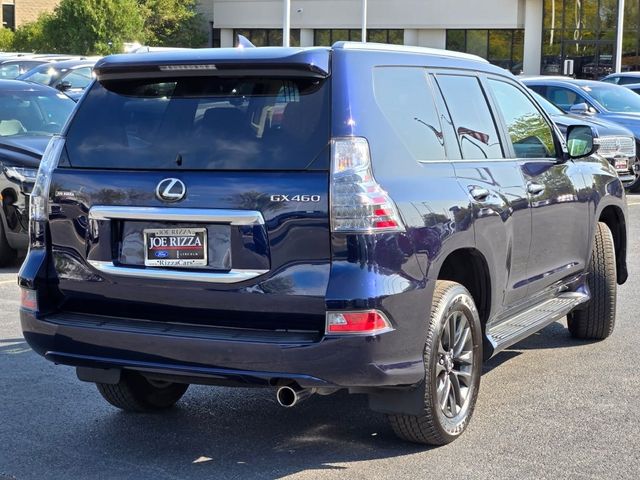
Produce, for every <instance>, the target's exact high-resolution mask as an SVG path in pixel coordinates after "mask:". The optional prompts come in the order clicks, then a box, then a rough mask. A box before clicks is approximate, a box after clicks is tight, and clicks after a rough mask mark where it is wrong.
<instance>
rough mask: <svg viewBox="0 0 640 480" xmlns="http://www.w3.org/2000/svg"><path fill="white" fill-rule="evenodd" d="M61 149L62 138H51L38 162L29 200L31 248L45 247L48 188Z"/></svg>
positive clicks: (62, 145)
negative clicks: (38, 165)
mask: <svg viewBox="0 0 640 480" xmlns="http://www.w3.org/2000/svg"><path fill="white" fill-rule="evenodd" d="M63 148H64V138H62V137H58V136H55V137H52V138H51V140H49V144H48V145H47V148H46V150H45V151H44V154H43V155H42V160H41V161H40V168H39V169H38V175H37V176H36V182H35V184H34V186H33V190H32V191H31V196H30V199H29V236H30V238H31V244H30V246H31V248H42V247H44V245H45V230H46V221H47V220H48V219H49V187H50V185H51V175H52V174H53V170H54V169H55V168H56V167H57V166H58V161H59V160H60V155H61V154H62V149H63Z"/></svg>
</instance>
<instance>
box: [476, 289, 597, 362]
mask: <svg viewBox="0 0 640 480" xmlns="http://www.w3.org/2000/svg"><path fill="white" fill-rule="evenodd" d="M588 301H589V295H587V294H585V293H581V292H565V293H561V294H560V295H558V296H557V297H554V298H551V299H549V300H546V301H544V302H542V303H539V304H538V305H536V306H534V307H532V308H530V309H529V310H525V311H524V312H521V313H519V314H517V315H516V316H515V317H512V318H510V319H508V320H505V321H503V322H500V323H499V324H497V325H493V326H491V327H490V328H489V329H488V330H487V338H488V339H489V341H490V342H491V345H493V353H494V354H495V353H497V352H499V351H501V350H504V349H505V348H507V347H510V346H511V345H513V344H514V343H517V342H519V341H520V340H523V339H525V338H527V337H528V336H529V335H531V334H533V333H535V332H537V331H538V330H541V329H543V328H544V327H546V326H547V325H549V324H551V323H553V322H555V321H556V320H559V319H561V318H562V317H564V316H565V315H566V314H567V313H569V312H570V311H571V310H573V309H574V308H575V307H577V306H578V305H580V304H582V303H585V302H588Z"/></svg>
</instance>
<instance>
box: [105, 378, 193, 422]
mask: <svg viewBox="0 0 640 480" xmlns="http://www.w3.org/2000/svg"><path fill="white" fill-rule="evenodd" d="M96 386H97V387H98V391H99V392H100V394H101V395H102V397H103V398H104V399H105V400H106V401H107V402H109V403H110V404H111V405H113V406H114V407H118V408H120V409H121V410H125V411H127V412H138V413H142V412H153V411H159V410H166V409H168V408H171V407H173V406H174V405H175V404H176V403H177V402H178V400H180V398H182V396H183V395H184V393H185V392H186V391H187V388H189V385H188V384H183V383H171V382H155V381H153V382H150V381H149V380H147V379H146V378H144V377H143V376H142V375H139V374H136V373H130V372H125V373H123V374H122V378H121V379H120V382H119V383H117V384H115V385H111V384H106V383H96Z"/></svg>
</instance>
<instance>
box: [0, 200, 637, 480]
mask: <svg viewBox="0 0 640 480" xmlns="http://www.w3.org/2000/svg"><path fill="white" fill-rule="evenodd" d="M628 201H629V205H630V206H629V217H630V218H629V222H630V245H629V253H630V255H629V271H630V278H629V281H628V282H627V283H626V284H625V285H624V286H622V287H620V289H619V294H618V317H617V318H618V324H617V326H616V330H615V332H614V334H613V336H612V337H611V338H609V339H608V340H606V341H604V342H601V343H586V342H577V341H574V340H572V339H571V338H570V337H569V334H568V332H567V330H566V328H565V326H566V325H565V323H564V322H559V323H555V324H553V325H551V326H549V327H548V328H546V329H545V330H543V331H542V332H541V333H539V334H538V335H535V336H533V337H531V338H529V339H527V340H526V341H524V342H521V343H519V344H517V345H516V346H515V347H514V348H512V349H509V350H507V351H505V352H503V353H501V354H499V355H498V356H497V357H495V358H494V359H492V360H491V361H489V362H488V363H487V364H486V366H485V372H484V375H483V377H482V384H481V391H480V397H479V399H478V406H477V408H476V412H475V415H474V418H473V421H472V423H471V426H470V428H469V429H468V431H467V433H466V434H465V435H464V436H463V437H462V438H461V439H460V440H458V441H457V442H455V443H453V444H451V445H448V446H446V447H441V448H435V449H429V448H425V447H420V446H414V445H410V444H405V443H401V442H399V441H398V440H396V438H395V437H394V435H393V433H392V432H391V429H390V428H389V427H388V426H387V424H386V422H385V420H384V418H383V417H382V416H381V415H378V414H375V413H370V412H369V411H368V410H367V405H366V400H365V398H364V397H359V396H347V395H343V394H337V395H334V396H329V397H318V396H316V397H313V398H311V399H309V400H308V401H306V402H304V403H302V404H301V405H300V406H299V407H297V408H294V409H287V410H285V409H282V408H281V407H278V406H277V404H276V402H275V398H274V392H273V391H271V390H244V389H235V390H234V389H225V388H217V389H216V388H210V387H191V388H190V390H189V392H188V393H187V395H186V396H185V397H184V399H183V401H181V402H180V404H179V407H178V408H176V409H174V410H173V411H171V412H170V413H168V414H162V415H133V414H126V413H122V412H120V411H118V410H116V409H114V408H112V407H110V406H108V405H107V404H106V403H105V402H104V401H103V400H102V398H101V397H100V396H99V394H98V392H97V391H96V389H95V387H94V386H93V385H91V384H87V383H81V382H79V381H77V380H76V377H75V372H74V371H73V370H72V369H71V368H68V367H61V366H55V365H52V364H50V363H48V362H46V361H45V360H43V359H42V358H40V357H39V356H37V355H36V354H35V353H33V352H32V351H31V350H30V349H29V347H28V345H27V344H26V343H25V342H24V340H23V338H22V335H21V332H20V326H19V321H18V287H17V286H16V274H17V271H18V266H17V265H16V266H15V267H13V268H8V269H0V479H2V480H6V479H14V478H15V479H19V480H23V479H39V480H42V479H84V478H91V479H101V478H118V479H129V478H130V479H137V480H138V479H154V480H156V479H157V480H162V479H183V478H186V479H204V478H206V479H213V478H223V479H233V478H238V479H247V478H269V479H270V478H294V479H333V478H339V479H345V478H348V479H360V478H362V479H365V478H366V479H374V478H394V479H403V478H446V479H447V480H452V479H457V478H466V479H468V478H474V479H475V478H492V479H493V478H518V479H525V478H535V479H542V478H554V479H555V478H559V479H578V478H593V479H602V478H637V477H638V475H639V474H640V436H639V435H638V431H640V415H639V414H638V406H639V405H640V368H638V367H637V365H636V364H635V363H634V361H635V360H636V359H637V358H638V345H640V326H639V325H638V321H637V313H636V305H637V298H638V293H637V292H638V291H639V287H640V277H639V276H638V275H637V273H636V272H638V271H640V254H639V253H638V252H639V251H640V196H629V197H628Z"/></svg>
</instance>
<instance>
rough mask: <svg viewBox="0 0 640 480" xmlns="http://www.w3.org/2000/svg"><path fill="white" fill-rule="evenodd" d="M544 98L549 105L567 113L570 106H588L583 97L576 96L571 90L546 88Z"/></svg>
mask: <svg viewBox="0 0 640 480" xmlns="http://www.w3.org/2000/svg"><path fill="white" fill-rule="evenodd" d="M546 97H547V99H548V100H549V101H550V102H551V103H553V104H554V105H557V106H558V107H560V108H561V109H562V110H564V111H565V112H568V111H569V109H570V108H571V106H572V105H577V104H579V103H587V104H588V102H587V101H586V100H585V99H584V97H582V96H581V95H578V94H577V93H576V92H574V91H573V90H570V89H568V88H564V87H554V86H548V87H547V93H546Z"/></svg>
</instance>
